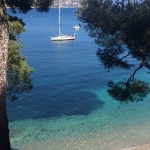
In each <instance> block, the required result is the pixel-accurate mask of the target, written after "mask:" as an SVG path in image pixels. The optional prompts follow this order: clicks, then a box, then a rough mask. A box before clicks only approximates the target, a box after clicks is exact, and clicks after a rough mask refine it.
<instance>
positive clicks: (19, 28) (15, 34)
mask: <svg viewBox="0 0 150 150" xmlns="http://www.w3.org/2000/svg"><path fill="white" fill-rule="evenodd" d="M8 20H9V21H8V26H9V35H10V39H13V40H17V38H19V35H20V34H21V33H22V32H24V27H23V26H24V23H23V21H22V20H20V19H18V18H17V17H11V16H9V18H8Z"/></svg>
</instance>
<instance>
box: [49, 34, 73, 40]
mask: <svg viewBox="0 0 150 150" xmlns="http://www.w3.org/2000/svg"><path fill="white" fill-rule="evenodd" d="M68 40H75V36H73V35H70V36H68V35H61V36H56V37H51V41H68Z"/></svg>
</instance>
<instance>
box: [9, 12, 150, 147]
mask: <svg viewBox="0 0 150 150" xmlns="http://www.w3.org/2000/svg"><path fill="white" fill-rule="evenodd" d="M61 12H62V15H61V19H62V32H63V33H64V34H70V33H74V32H75V33H76V37H77V38H76V40H75V41H70V42H50V39H49V36H51V34H52V33H53V31H54V30H55V29H57V19H56V18H55V17H56V14H57V9H51V11H50V12H49V13H38V12H36V11H35V10H32V11H31V12H29V13H28V14H27V15H23V14H19V15H18V16H19V17H20V18H23V20H24V21H25V22H26V23H27V25H26V27H25V28H26V32H25V33H24V34H23V36H22V40H21V41H22V45H23V47H24V48H23V49H22V50H21V53H22V54H24V55H26V56H27V60H28V63H29V64H30V66H32V67H34V73H33V75H32V79H33V85H34V89H33V90H32V92H30V93H26V94H22V95H21V96H20V98H19V99H18V100H17V101H14V102H8V115H9V121H10V124H9V125H10V135H11V143H12V146H13V147H14V148H18V149H21V150H22V149H28V150H31V149H33V150H34V149H39V150H41V149H42V150H46V149H52V150H53V149H54V150H56V149H64V150H66V149H69V150H70V149H86V150H87V149H100V150H105V149H106V150H109V149H110V150H111V149H113V150H116V149H121V148H125V147H129V146H134V145H140V144H145V143H148V142H149V141H150V101H149V96H148V97H146V98H145V100H144V101H142V102H138V103H128V104H127V103H124V104H121V103H119V102H117V101H115V100H113V99H112V98H111V97H110V96H109V95H108V94H107V82H108V81H109V80H120V79H124V78H126V77H128V76H129V75H130V73H131V71H125V70H121V69H118V70H113V71H110V72H108V71H107V70H104V69H103V68H102V66H101V65H100V62H99V61H98V59H97V57H96V54H95V53H96V51H97V48H98V46H97V45H96V44H95V43H94V40H93V39H92V38H90V37H88V34H87V33H86V32H85V31H84V30H83V28H81V29H80V30H79V31H74V30H73V29H72V27H73V26H74V25H76V24H78V23H79V21H77V19H76V17H75V15H74V13H75V9H62V11H61ZM53 22H54V23H53ZM133 63H134V62H133ZM137 76H138V77H139V78H140V79H142V80H147V81H149V80H148V76H147V75H146V74H145V71H143V70H141V71H140V72H139V73H138V74H137Z"/></svg>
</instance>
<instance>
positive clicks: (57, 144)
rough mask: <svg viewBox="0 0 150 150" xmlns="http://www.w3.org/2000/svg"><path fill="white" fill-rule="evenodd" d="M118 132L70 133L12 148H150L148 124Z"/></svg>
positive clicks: (61, 149) (45, 149)
mask: <svg viewBox="0 0 150 150" xmlns="http://www.w3.org/2000/svg"><path fill="white" fill-rule="evenodd" d="M119 130H120V129H119ZM135 131H139V132H135ZM118 133H119V134H118ZM118 133H117V134H115V132H113V131H110V132H108V133H94V134H85V135H83V134H81V135H71V136H67V137H64V138H63V137H61V138H55V139H54V138H51V139H48V140H41V141H34V142H29V143H22V144H17V143H14V144H13V148H14V149H17V150H150V145H148V143H149V141H150V126H149V125H147V124H144V123H143V124H140V125H136V126H134V130H133V127H132V128H131V127H125V128H124V129H123V130H120V131H119V132H118ZM138 145H139V147H138ZM140 145H144V146H140ZM136 146H137V147H136Z"/></svg>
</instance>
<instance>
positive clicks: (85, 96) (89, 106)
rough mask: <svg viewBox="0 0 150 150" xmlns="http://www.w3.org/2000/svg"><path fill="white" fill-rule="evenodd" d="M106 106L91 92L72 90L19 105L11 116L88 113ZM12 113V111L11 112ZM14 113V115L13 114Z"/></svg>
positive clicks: (23, 117)
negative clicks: (36, 102) (26, 104)
mask: <svg viewBox="0 0 150 150" xmlns="http://www.w3.org/2000/svg"><path fill="white" fill-rule="evenodd" d="M103 106H104V102H103V101H101V100H99V99H98V98H97V96H96V95H95V94H93V93H89V92H70V93H66V92H65V93H62V94H60V95H57V97H52V98H51V99H48V100H47V99H46V100H42V101H40V102H38V104H35V105H34V108H33V105H32V106H31V108H30V106H27V107H28V108H27V107H25V106H24V105H22V106H19V107H18V108H19V109H18V108H16V109H15V110H14V109H13V112H12V113H13V114H15V117H13V118H9V120H10V121H15V120H22V119H40V118H54V117H61V116H73V115H88V114H90V113H91V112H92V111H94V110H96V109H98V108H101V107H103ZM17 112H19V113H17ZM10 113H11V112H10ZM13 114H12V115H13Z"/></svg>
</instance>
